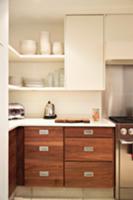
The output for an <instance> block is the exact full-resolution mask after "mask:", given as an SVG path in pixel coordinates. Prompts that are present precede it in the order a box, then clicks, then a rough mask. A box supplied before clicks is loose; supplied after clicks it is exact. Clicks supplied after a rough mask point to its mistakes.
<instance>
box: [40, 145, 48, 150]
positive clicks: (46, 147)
mask: <svg viewBox="0 0 133 200" xmlns="http://www.w3.org/2000/svg"><path fill="white" fill-rule="evenodd" d="M39 151H49V147H48V146H39Z"/></svg>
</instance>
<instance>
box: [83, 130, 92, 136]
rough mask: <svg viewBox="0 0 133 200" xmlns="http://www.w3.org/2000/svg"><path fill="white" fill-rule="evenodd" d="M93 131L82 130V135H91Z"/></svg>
mask: <svg viewBox="0 0 133 200" xmlns="http://www.w3.org/2000/svg"><path fill="white" fill-rule="evenodd" d="M93 134H94V131H93V130H92V129H87V130H84V135H93Z"/></svg>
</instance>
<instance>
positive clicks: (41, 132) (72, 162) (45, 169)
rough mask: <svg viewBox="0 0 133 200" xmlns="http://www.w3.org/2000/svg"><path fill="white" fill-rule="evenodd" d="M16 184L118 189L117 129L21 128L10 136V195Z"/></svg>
mask: <svg viewBox="0 0 133 200" xmlns="http://www.w3.org/2000/svg"><path fill="white" fill-rule="evenodd" d="M16 185H25V186H44V187H49V186H50V187H77V188H78V187H81V188H82V187H83V188H113V187H114V129H113V128H101V127H99V128H94V127H89V128H86V127H82V128H78V127H25V128H23V127H21V128H18V129H15V130H13V131H11V132H10V133H9V190H10V191H9V193H10V194H11V193H12V192H13V191H14V189H15V187H16Z"/></svg>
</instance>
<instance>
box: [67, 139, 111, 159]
mask: <svg viewBox="0 0 133 200" xmlns="http://www.w3.org/2000/svg"><path fill="white" fill-rule="evenodd" d="M113 148H114V145H113V139H112V138H66V139H65V160H66V161H112V160H113Z"/></svg>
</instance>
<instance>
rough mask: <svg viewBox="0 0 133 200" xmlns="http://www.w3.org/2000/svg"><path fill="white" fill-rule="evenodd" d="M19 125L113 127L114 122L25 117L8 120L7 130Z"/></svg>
mask: <svg viewBox="0 0 133 200" xmlns="http://www.w3.org/2000/svg"><path fill="white" fill-rule="evenodd" d="M20 126H62V127H115V126H116V125H115V123H113V122H111V121H110V120H109V119H101V120H100V121H98V122H93V121H91V122H90V123H55V121H54V120H53V119H51V120H47V119H42V118H26V119H21V120H9V131H11V130H13V129H14V128H17V127H20Z"/></svg>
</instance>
